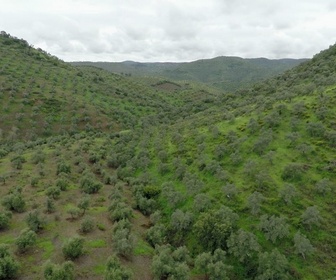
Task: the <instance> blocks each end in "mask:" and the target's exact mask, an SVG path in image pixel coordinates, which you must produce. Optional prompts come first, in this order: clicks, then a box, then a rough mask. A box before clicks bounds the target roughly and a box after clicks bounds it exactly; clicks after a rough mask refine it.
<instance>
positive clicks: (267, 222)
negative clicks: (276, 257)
mask: <svg viewBox="0 0 336 280" xmlns="http://www.w3.org/2000/svg"><path fill="white" fill-rule="evenodd" d="M259 228H260V229H261V230H262V231H263V232H264V234H265V236H266V239H267V240H271V241H272V242H273V243H275V242H276V240H277V239H281V238H284V237H287V236H288V234H289V226H288V224H287V223H286V222H285V218H284V217H276V216H268V215H263V216H261V217H260V224H259Z"/></svg>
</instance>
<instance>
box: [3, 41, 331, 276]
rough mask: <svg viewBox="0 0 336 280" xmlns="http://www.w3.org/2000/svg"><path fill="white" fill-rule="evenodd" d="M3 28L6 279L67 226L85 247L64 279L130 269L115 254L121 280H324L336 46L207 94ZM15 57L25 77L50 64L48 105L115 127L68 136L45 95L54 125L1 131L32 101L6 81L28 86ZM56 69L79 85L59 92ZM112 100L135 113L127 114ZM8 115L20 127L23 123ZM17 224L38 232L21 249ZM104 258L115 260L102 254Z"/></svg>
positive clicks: (52, 252)
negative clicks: (13, 264)
mask: <svg viewBox="0 0 336 280" xmlns="http://www.w3.org/2000/svg"><path fill="white" fill-rule="evenodd" d="M1 39H2V40H3V41H1V44H2V45H1V47H2V49H1V50H2V53H4V54H5V55H4V56H2V57H1V59H2V61H5V62H6V63H5V64H3V65H4V67H3V68H2V72H1V76H0V79H1V84H2V94H3V95H2V97H3V99H2V100H4V101H5V103H4V104H5V105H7V107H8V109H7V110H4V111H2V114H1V117H2V120H5V123H3V122H1V123H0V124H1V125H2V129H3V133H4V135H7V136H6V137H5V138H4V140H3V142H2V143H1V144H0V145H1V146H0V184H1V188H0V197H1V206H0V210H1V212H0V230H1V235H0V243H1V244H7V245H8V246H9V249H8V252H9V255H11V256H13V258H14V259H16V260H17V261H19V262H20V263H21V269H20V270H19V272H18V277H19V279H45V276H44V273H45V271H46V270H45V268H44V264H45V262H46V261H47V260H50V261H51V262H52V263H54V264H62V263H64V261H66V259H67V255H66V254H65V253H64V250H62V248H63V247H64V246H65V245H66V244H68V242H69V240H70V239H71V238H73V237H76V236H78V235H80V236H81V237H82V239H81V240H83V244H84V245H83V246H84V251H82V252H81V254H80V256H77V257H76V258H73V263H72V264H71V265H72V266H73V270H74V272H73V274H74V275H75V278H76V279H102V278H103V277H107V275H109V273H110V278H107V279H115V278H113V277H114V276H111V275H115V274H113V273H117V274H118V273H119V275H120V273H123V274H125V275H126V274H127V275H128V273H127V272H125V271H124V269H125V267H127V268H128V269H130V270H131V271H133V277H128V276H125V277H124V278H125V279H137V278H139V277H140V278H141V279H169V278H174V279H181V280H182V279H195V280H196V279H197V280H198V279H207V278H210V279H211V278H213V279H226V278H228V279H333V277H335V270H334V264H335V261H336V254H335V252H336V239H335V231H336V223H335V219H334V216H335V205H334V204H335V202H334V196H335V192H336V189H335V186H336V175H335V174H336V162H335V158H336V150H335V148H336V123H335V119H336V111H335V107H336V95H335V93H336V69H335V65H336V64H335V62H336V46H332V47H330V48H329V49H328V50H325V51H323V52H321V53H320V54H318V55H316V56H315V57H314V58H313V59H312V60H310V61H307V62H305V63H303V64H301V65H299V66H297V67H295V68H293V69H291V70H289V71H287V72H286V73H284V74H283V75H280V76H277V77H276V78H273V79H269V80H267V81H265V82H261V83H258V84H255V85H253V86H251V87H250V88H249V89H243V90H240V91H237V92H235V93H233V94H219V93H218V92H217V91H215V90H213V89H210V88H206V87H204V88H202V87H200V86H199V85H194V84H188V83H187V84H186V83H174V82H169V81H166V80H157V79H156V78H151V79H148V84H149V85H151V86H148V85H145V84H141V83H137V82H135V81H136V80H135V79H132V78H131V77H120V76H119V75H115V74H111V73H108V72H106V71H103V70H99V69H96V68H92V67H87V68H85V67H84V68H81V67H80V68H73V67H71V66H69V65H67V64H64V63H63V62H61V61H58V60H57V59H55V58H50V57H49V55H47V54H45V53H43V52H41V51H38V50H34V49H31V50H29V51H28V50H27V44H25V43H24V42H22V41H21V40H17V39H15V38H1ZM7 39H8V40H9V39H10V41H6V40H7ZM8 44H9V45H11V48H8ZM21 44H23V45H24V46H23V47H20V45H21ZM6 46H7V47H6ZM30 52H31V54H29V53H30ZM9 54H10V55H9ZM31 56H33V59H32V58H31ZM36 56H37V57H41V58H42V62H41V61H40V59H37V60H36ZM16 58H20V59H21V58H22V59H21V60H19V61H17V60H16ZM23 58H24V59H25V60H24V59H23ZM44 60H46V61H44ZM25 61H29V62H30V64H32V65H33V66H32V69H33V70H34V71H32V70H30V69H28V70H27V74H29V79H36V81H38V84H40V83H41V82H45V83H46V84H47V88H48V86H50V85H49V80H48V79H47V78H43V77H44V76H42V77H41V74H40V72H39V71H38V69H42V70H43V71H46V70H47V69H49V70H50V72H51V73H52V74H53V76H52V77H53V79H52V80H53V81H54V83H52V84H51V85H54V86H55V88H57V89H59V92H58V91H56V94H57V100H58V101H59V102H61V101H63V102H64V103H62V104H65V105H67V104H68V101H69V100H72V103H76V102H82V103H83V104H84V105H85V106H87V107H86V108H87V109H88V110H89V109H90V110H89V112H91V113H92V115H90V116H92V117H93V118H106V119H107V120H108V121H111V120H112V122H113V121H116V120H118V122H117V124H118V125H116V127H114V129H108V128H107V129H105V128H104V127H102V128H101V127H99V126H97V124H96V123H95V121H92V120H91V121H92V122H90V120H87V121H88V122H89V123H90V124H91V125H92V126H93V127H94V128H95V129H87V128H86V127H81V126H78V127H77V130H76V132H77V133H70V132H71V127H69V126H66V125H63V124H62V121H61V119H58V118H55V117H54V116H57V114H59V115H61V116H64V117H66V118H67V117H70V116H71V115H72V114H73V113H72V112H70V113H69V112H68V111H67V110H66V108H67V107H66V106H65V105H64V106H61V109H59V111H57V112H56V113H57V114H56V113H55V112H54V111H55V110H51V109H52V108H53V106H50V109H49V110H47V111H45V110H42V109H41V108H40V109H41V110H40V109H39V110H36V112H35V114H36V115H37V116H43V117H45V118H51V117H52V118H53V122H52V126H51V127H52V128H57V127H58V126H62V128H63V130H65V133H63V132H62V133H61V134H62V135H60V134H59V132H58V131H57V130H55V131H53V132H54V133H55V135H52V136H50V137H43V138H40V139H37V140H34V139H33V141H21V142H20V141H17V140H18V139H20V138H19V137H17V138H14V137H11V138H8V135H9V134H10V133H11V131H12V129H11V128H10V127H11V126H13V125H15V126H20V124H21V123H20V121H19V120H17V119H15V114H16V113H18V112H20V110H23V109H22V108H25V106H27V108H29V109H27V110H32V109H30V107H29V106H31V105H29V100H30V98H29V99H28V103H27V102H24V103H22V100H21V94H17V93H18V92H20V93H24V92H25V91H26V90H27V86H28V85H30V83H29V82H28V81H30V80H29V79H28V77H26V75H25V74H24V73H25V72H23V73H22V69H26V67H28V65H27V64H25ZM37 62H39V63H37ZM54 63H56V64H57V65H54ZM35 64H37V65H35ZM38 66H40V68H39V67H38ZM53 67H54V68H53ZM60 68H62V69H60ZM63 71H64V72H63ZM46 72H47V71H46ZM78 73H80V74H79V76H78V75H77V74H78ZM61 74H63V75H64V76H61V77H63V79H61V81H65V80H66V79H65V76H69V77H76V75H77V76H78V77H79V78H78V79H80V78H81V77H83V79H81V80H79V81H80V82H82V83H83V85H84V87H83V89H84V88H85V87H86V86H87V87H88V88H89V89H90V90H89V92H88V96H87V97H85V98H83V96H82V95H81V94H78V95H76V94H75V95H73V94H72V91H70V89H68V87H67V86H65V89H62V86H63V84H64V83H60V80H56V81H55V80H54V79H55V78H57V77H58V75H61ZM44 75H45V73H44ZM72 75H74V76H72ZM81 75H82V76H81ZM27 76H28V75H27ZM11 77H14V78H11ZM27 79H28V81H27ZM34 84H35V83H33V85H34ZM65 85H67V84H66V83H65ZM70 85H71V83H70ZM11 86H14V89H13V88H12V87H11ZM110 87H111V88H113V89H114V90H113V91H111V93H110V92H109V88H110ZM37 89H38V90H39V91H38V92H39V95H38V97H39V98H37V97H36V101H39V100H40V99H41V100H42V102H43V104H45V99H50V98H51V97H52V96H51V93H50V92H49V90H47V91H44V90H43V89H44V87H41V86H40V87H38V86H36V87H33V89H32V91H35V90H37ZM117 89H118V90H117ZM141 90H142V91H141ZM106 91H107V92H108V93H110V94H105V93H106ZM119 91H120V92H119ZM29 92H30V91H29ZM117 92H119V93H120V94H117ZM78 96H79V97H78ZM85 96H86V95H85ZM110 96H112V98H110ZM147 96H149V97H150V98H147ZM86 98H87V99H86ZM26 103H27V104H26ZM72 103H71V102H70V103H69V104H72ZM52 105H53V104H52ZM128 106H130V107H128ZM70 108H71V106H70ZM97 108H101V109H102V110H101V111H97V110H98V109H97ZM111 108H112V109H111ZM63 109H64V110H63ZM104 110H106V111H104ZM115 110H119V111H118V112H120V114H127V116H131V117H132V115H133V112H134V117H133V118H131V120H132V122H130V123H129V122H128V120H129V118H128V117H126V118H119V116H115V114H113V111H115ZM14 112H15V113H14ZM28 112H30V111H28ZM97 112H98V116H97ZM30 114H31V113H29V115H30ZM25 116H26V115H25ZM32 116H34V115H32ZM50 116H51V117H50ZM21 121H24V124H25V126H24V127H20V129H22V130H23V131H25V132H26V133H27V132H29V131H30V129H31V128H32V127H33V125H30V123H29V121H28V120H26V119H25V118H21ZM124 128H127V130H123V131H120V130H121V129H124ZM115 131H119V133H114V132H115ZM43 135H44V133H41V134H37V136H43ZM90 221H91V222H90ZM36 225H38V226H37V227H36ZM27 227H29V228H32V229H34V230H35V231H36V239H35V242H32V243H29V244H30V245H29V246H28V245H27V248H24V249H25V250H23V251H20V250H19V248H20V246H21V245H20V244H22V242H18V240H21V239H20V237H21V238H22V236H24V233H25V228H27ZM86 230H87V231H86ZM30 236H32V235H30ZM1 250H2V252H3V247H1ZM2 254H3V253H2ZM114 255H117V256H118V258H119V262H120V263H116V262H115V261H113V263H112V264H111V263H110V265H107V263H106V259H107V258H108V257H110V256H114ZM7 260H8V258H7ZM110 260H111V259H110ZM56 268H57V269H60V267H56ZM108 268H110V269H111V270H112V268H113V269H114V272H113V271H109V269H108ZM70 270H71V269H70ZM47 271H49V272H50V270H47ZM120 271H123V272H120ZM50 273H52V272H50Z"/></svg>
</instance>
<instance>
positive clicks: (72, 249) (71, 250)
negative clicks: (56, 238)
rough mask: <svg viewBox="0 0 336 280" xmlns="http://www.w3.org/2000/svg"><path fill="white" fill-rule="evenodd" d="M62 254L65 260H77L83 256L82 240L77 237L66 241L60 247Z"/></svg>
mask: <svg viewBox="0 0 336 280" xmlns="http://www.w3.org/2000/svg"><path fill="white" fill-rule="evenodd" d="M62 252H63V255H64V257H65V258H66V259H71V260H74V259H77V258H78V257H80V256H81V255H83V254H84V239H83V238H82V237H79V236H75V237H71V238H69V239H67V240H66V241H65V242H64V244H63V246H62Z"/></svg>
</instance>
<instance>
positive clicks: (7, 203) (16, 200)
mask: <svg viewBox="0 0 336 280" xmlns="http://www.w3.org/2000/svg"><path fill="white" fill-rule="evenodd" d="M2 205H3V206H4V207H5V208H6V209H7V210H11V211H14V212H17V213H22V212H24V211H25V209H26V202H25V201H24V199H23V196H22V194H21V193H20V192H19V191H14V192H13V193H10V194H8V195H6V196H5V197H4V198H3V200H2Z"/></svg>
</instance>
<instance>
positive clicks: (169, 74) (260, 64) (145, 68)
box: [71, 56, 306, 92]
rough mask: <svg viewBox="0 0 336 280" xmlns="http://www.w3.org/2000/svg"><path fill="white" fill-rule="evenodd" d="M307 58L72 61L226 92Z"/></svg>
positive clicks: (260, 79)
mask: <svg viewBox="0 0 336 280" xmlns="http://www.w3.org/2000/svg"><path fill="white" fill-rule="evenodd" d="M305 60H306V59H279V60H270V59H266V58H255V59H243V58H239V57H225V56H222V57H216V58H213V59H202V60H198V61H193V62H189V63H139V62H133V61H125V62H120V63H116V62H115V63H113V62H72V63H71V64H72V65H91V66H96V67H100V68H102V69H105V70H108V71H111V72H114V73H119V74H123V75H126V76H129V75H132V76H137V77H147V76H156V77H160V78H164V79H168V80H174V81H197V82H201V83H205V84H207V85H209V86H211V87H217V88H220V89H221V90H225V91H226V92H232V91H235V90H237V89H239V88H244V87H246V86H248V85H251V84H253V83H255V82H259V81H262V80H265V79H266V78H270V77H272V76H275V75H278V74H280V73H283V72H285V71H286V70H288V69H291V68H292V67H294V66H296V65H298V64H300V63H301V62H304V61H305Z"/></svg>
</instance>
